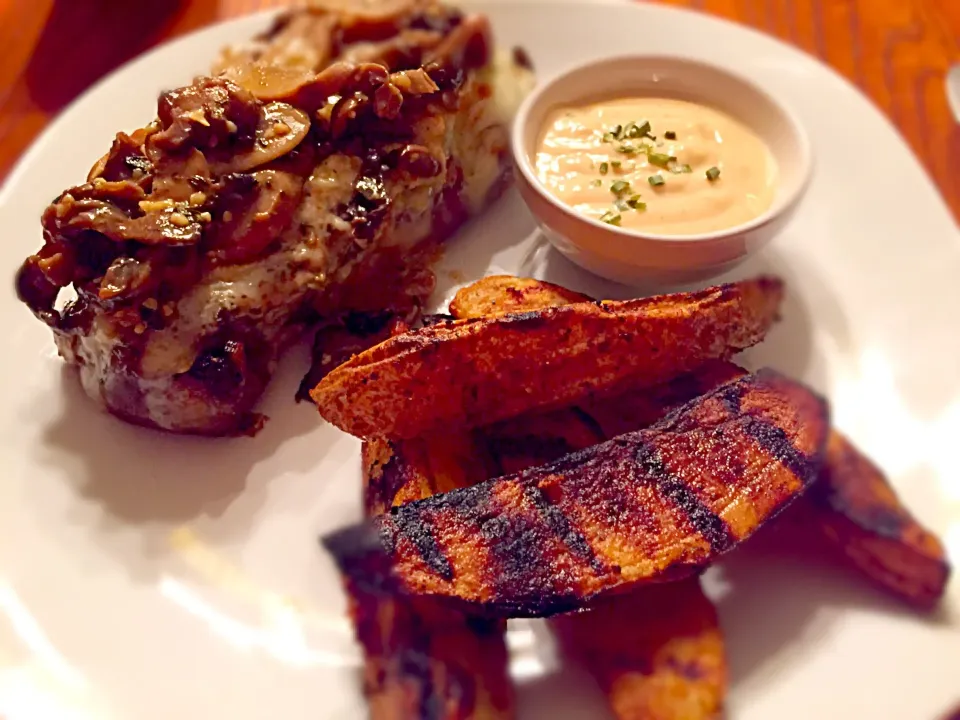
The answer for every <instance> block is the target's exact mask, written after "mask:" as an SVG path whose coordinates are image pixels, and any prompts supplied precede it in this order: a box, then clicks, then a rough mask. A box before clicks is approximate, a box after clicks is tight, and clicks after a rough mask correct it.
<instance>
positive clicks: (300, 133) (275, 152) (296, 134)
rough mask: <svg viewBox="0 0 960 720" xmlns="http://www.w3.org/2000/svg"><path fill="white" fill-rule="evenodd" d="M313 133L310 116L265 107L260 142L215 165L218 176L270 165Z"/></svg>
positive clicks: (280, 106) (285, 107) (294, 110)
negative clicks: (309, 133) (311, 131)
mask: <svg viewBox="0 0 960 720" xmlns="http://www.w3.org/2000/svg"><path fill="white" fill-rule="evenodd" d="M309 131H310V117H309V116H308V115H307V114H306V113H305V112H304V111H303V110H299V109H297V108H295V107H293V106H292V105H287V104H286V103H281V102H272V103H268V104H266V105H264V106H263V110H262V116H261V119H260V123H259V124H258V125H257V133H256V140H255V142H254V143H253V146H252V147H251V148H250V149H249V150H246V151H243V152H239V153H235V154H233V155H231V156H230V157H229V158H227V159H226V160H225V161H223V162H220V163H214V164H213V165H212V169H213V171H214V172H215V173H216V174H227V173H237V172H246V171H248V170H253V169H254V168H257V167H260V166H261V165H266V164H267V163H268V162H270V161H272V160H276V159H277V158H279V157H283V156H284V155H286V154H287V153H289V152H290V151H292V150H293V149H294V148H295V147H297V145H299V144H300V143H301V142H303V139H304V138H305V137H306V136H307V133H308V132H309Z"/></svg>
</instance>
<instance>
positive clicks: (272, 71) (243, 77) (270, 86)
mask: <svg viewBox="0 0 960 720" xmlns="http://www.w3.org/2000/svg"><path fill="white" fill-rule="evenodd" d="M225 76H226V77H228V78H230V80H232V81H233V82H235V83H236V84H237V85H239V86H240V87H242V88H243V89H244V90H246V91H247V92H249V93H251V94H252V95H253V96H254V97H255V98H257V99H258V100H263V101H264V102H270V101H273V100H280V101H283V102H291V101H292V100H293V99H294V98H295V97H296V96H297V94H298V93H299V92H300V90H301V88H303V87H304V86H305V85H309V84H311V83H313V82H314V81H315V79H316V77H317V74H316V73H315V72H313V71H312V70H308V69H306V68H296V67H285V66H283V65H267V64H264V63H261V62H257V63H247V64H244V65H238V66H236V67H232V68H230V69H228V70H227V71H226V73H225Z"/></svg>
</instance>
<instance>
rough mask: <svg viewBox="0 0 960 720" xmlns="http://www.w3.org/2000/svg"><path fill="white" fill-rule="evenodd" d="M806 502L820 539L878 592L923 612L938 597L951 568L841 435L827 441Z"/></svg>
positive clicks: (934, 541) (939, 548)
mask: <svg viewBox="0 0 960 720" xmlns="http://www.w3.org/2000/svg"><path fill="white" fill-rule="evenodd" d="M807 502H808V504H809V506H810V507H811V508H812V509H813V514H814V516H815V517H816V519H817V521H818V522H819V525H820V528H821V529H822V531H823V534H824V535H825V536H826V537H827V538H828V539H829V540H830V541H831V542H832V543H833V544H834V545H835V546H836V547H837V549H838V551H839V552H840V553H841V554H842V555H843V556H844V557H846V558H847V559H848V560H849V561H850V562H852V563H853V565H855V566H856V567H857V568H859V569H860V570H861V571H862V572H863V573H864V574H865V575H867V576H868V577H869V578H871V579H872V580H874V581H875V582H876V583H878V584H879V585H880V586H881V587H883V588H885V589H887V590H889V591H891V592H892V593H894V594H896V595H897V596H898V597H900V598H901V599H903V600H905V601H906V602H908V603H910V604H911V605H914V606H915V607H917V608H919V609H923V610H929V609H932V608H933V607H935V606H936V604H937V603H938V602H939V600H940V598H941V597H943V593H944V589H945V588H946V584H947V580H948V578H949V576H950V566H949V564H948V562H947V559H946V555H945V552H944V549H943V545H942V544H941V543H940V540H939V539H938V538H937V537H936V536H935V535H933V534H932V533H930V532H929V531H928V530H926V529H925V528H924V527H922V526H921V525H920V524H919V523H918V522H917V521H916V520H915V519H914V518H913V517H912V516H911V515H910V513H909V511H908V510H907V509H906V508H905V507H904V506H903V505H902V504H901V502H900V500H899V498H898V497H897V494H896V493H895V492H894V490H893V488H892V487H891V486H890V484H889V483H888V482H887V479H886V477H884V475H883V472H882V471H881V470H880V469H879V468H878V467H877V466H876V465H874V464H873V463H872V462H871V461H870V460H869V459H868V458H867V457H865V456H864V455H863V454H862V453H861V452H860V451H859V450H857V448H856V447H854V446H853V444H852V443H850V441H849V440H847V439H846V438H845V437H843V436H842V435H841V434H840V433H837V432H834V433H832V434H831V436H830V441H829V444H828V445H827V461H826V464H825V465H824V468H823V471H822V472H821V474H820V478H819V480H818V481H817V483H816V484H815V485H814V486H813V487H812V488H811V489H810V492H809V493H808V494H807Z"/></svg>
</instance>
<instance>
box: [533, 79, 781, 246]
mask: <svg viewBox="0 0 960 720" xmlns="http://www.w3.org/2000/svg"><path fill="white" fill-rule="evenodd" d="M658 136H659V137H658ZM536 165H537V174H538V176H539V179H540V182H541V183H543V185H544V187H545V188H546V189H547V191H548V192H550V193H551V194H552V195H553V196H554V197H556V198H557V199H558V200H560V201H561V202H563V203H564V204H566V205H568V206H570V207H572V208H573V209H574V210H576V211H577V212H579V213H582V214H583V215H585V216H587V217H591V218H593V219H595V220H600V221H602V222H606V223H608V224H615V225H618V226H620V227H623V228H624V229H628V230H629V229H633V230H639V231H642V232H651V233H659V234H664V235H693V234H697V233H704V232H711V231H715V230H722V229H726V228H730V227H734V226H736V225H740V224H741V223H744V222H747V221H749V220H752V219H753V218H755V217H757V216H758V215H761V214H762V213H763V212H765V211H766V210H767V209H768V208H769V207H770V205H771V204H772V203H773V197H774V193H775V190H776V183H777V166H776V162H775V161H774V158H773V155H772V154H771V153H770V150H769V149H768V148H767V146H766V145H765V144H764V143H763V141H762V140H761V139H760V138H759V137H757V135H756V134H755V133H753V132H752V131H751V130H750V129H749V128H747V127H746V126H745V125H743V124H742V123H740V122H739V121H738V120H736V119H734V118H732V117H730V116H729V115H727V114H725V113H723V112H721V111H719V110H716V109H714V108H711V107H709V106H704V105H699V104H696V103H692V102H687V101H684V100H674V99H667V98H654V97H643V98H619V99H613V100H606V101H602V102H598V103H591V104H588V105H582V106H578V107H565V108H561V109H559V110H557V111H555V112H554V113H553V114H552V115H550V117H548V119H547V122H546V125H545V129H544V132H543V134H542V135H541V138H540V143H539V146H538V148H537V157H536ZM598 181H599V182H598ZM640 188H645V190H643V191H641V192H642V198H641V195H636V194H635V193H637V191H638V190H639V189H640ZM629 195H632V197H630V198H629V200H628V199H627V198H628V196H629ZM614 218H616V220H615V221H614Z"/></svg>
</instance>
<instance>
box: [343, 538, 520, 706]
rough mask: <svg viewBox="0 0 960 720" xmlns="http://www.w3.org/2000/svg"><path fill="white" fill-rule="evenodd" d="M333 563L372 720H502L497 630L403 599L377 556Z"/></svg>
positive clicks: (504, 700)
mask: <svg viewBox="0 0 960 720" xmlns="http://www.w3.org/2000/svg"><path fill="white" fill-rule="evenodd" d="M334 557H337V558H338V560H339V561H340V569H341V572H342V573H343V576H344V581H345V585H346V589H347V594H348V597H349V603H350V615H351V618H352V620H353V623H354V628H355V631H356V637H357V640H358V641H359V642H360V644H361V645H362V646H363V650H364V673H363V688H364V694H365V695H366V697H367V701H368V703H369V707H370V717H371V718H372V720H423V719H424V718H429V719H431V720H510V719H511V718H513V717H514V697H513V685H512V683H511V681H510V678H509V675H508V672H507V670H508V657H507V648H506V643H505V642H504V636H503V632H504V623H503V622H502V621H498V620H492V619H488V618H473V617H469V616H467V615H464V614H463V613H461V612H458V611H457V610H455V609H453V608H450V607H449V606H448V605H446V604H444V603H441V602H438V601H436V600H434V599H432V598H424V597H411V596H408V595H406V594H404V593H403V591H402V590H401V589H400V588H399V587H397V585H396V583H395V582H393V580H392V579H391V577H390V569H389V567H388V566H387V565H386V564H385V563H384V562H383V556H382V554H381V553H379V552H371V553H363V552H359V553H358V552H352V553H350V554H349V555H348V556H347V557H346V558H344V557H342V556H340V557H338V554H337V553H334Z"/></svg>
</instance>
